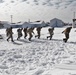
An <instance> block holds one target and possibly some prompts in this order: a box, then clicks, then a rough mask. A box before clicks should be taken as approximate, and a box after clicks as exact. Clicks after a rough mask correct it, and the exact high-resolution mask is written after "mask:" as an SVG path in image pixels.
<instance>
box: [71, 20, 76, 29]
mask: <svg viewBox="0 0 76 75" xmlns="http://www.w3.org/2000/svg"><path fill="white" fill-rule="evenodd" d="M72 27H73V28H76V19H73V24H72Z"/></svg>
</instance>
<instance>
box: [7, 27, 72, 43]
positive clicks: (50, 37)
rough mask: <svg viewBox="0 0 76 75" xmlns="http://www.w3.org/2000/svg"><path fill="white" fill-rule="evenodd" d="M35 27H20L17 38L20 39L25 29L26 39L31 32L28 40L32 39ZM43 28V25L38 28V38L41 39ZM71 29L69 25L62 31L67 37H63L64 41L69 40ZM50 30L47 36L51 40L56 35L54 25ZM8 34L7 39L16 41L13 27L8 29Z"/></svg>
mask: <svg viewBox="0 0 76 75" xmlns="http://www.w3.org/2000/svg"><path fill="white" fill-rule="evenodd" d="M34 29H35V28H19V29H17V33H18V37H17V40H19V39H20V38H21V37H22V36H23V34H22V30H23V32H24V39H26V37H27V35H28V34H29V38H28V40H29V41H31V39H32V37H33V34H34V35H35V33H34ZM41 29H42V27H38V28H36V31H37V35H35V38H36V37H37V38H38V39H40V36H41ZM71 29H72V27H67V28H66V29H65V30H64V31H63V32H62V33H64V34H65V38H63V41H64V42H65V43H66V42H67V41H68V39H69V33H70V31H71ZM48 32H49V36H47V37H46V38H47V39H50V40H51V39H52V37H53V35H54V27H52V28H49V29H48ZM6 36H7V37H8V38H7V41H9V39H11V41H12V42H14V40H13V31H12V27H10V28H7V29H6Z"/></svg>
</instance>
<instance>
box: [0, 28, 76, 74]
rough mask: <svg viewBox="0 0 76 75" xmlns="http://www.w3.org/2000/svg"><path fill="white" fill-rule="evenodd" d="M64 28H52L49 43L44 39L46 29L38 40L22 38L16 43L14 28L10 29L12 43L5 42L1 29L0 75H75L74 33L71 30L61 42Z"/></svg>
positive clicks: (75, 34)
mask: <svg viewBox="0 0 76 75" xmlns="http://www.w3.org/2000/svg"><path fill="white" fill-rule="evenodd" d="M64 29H65V28H55V31H54V36H53V38H52V40H47V39H46V36H48V35H49V34H48V28H43V29H42V31H41V39H37V38H34V37H33V38H32V41H31V42H30V41H28V39H24V38H23V37H22V38H21V39H20V40H19V41H17V40H16V39H17V32H16V30H17V29H13V32H14V35H13V38H14V41H15V42H14V43H12V42H11V41H9V42H7V41H6V39H7V38H6V35H5V29H1V30H0V34H1V35H2V36H3V39H0V75H76V32H75V29H72V30H71V33H70V38H69V40H68V42H67V43H64V42H63V41H62V39H63V38H64V34H62V33H61V32H62V31H63V30H64ZM35 34H36V32H35ZM34 36H35V35H34ZM27 38H28V37H27Z"/></svg>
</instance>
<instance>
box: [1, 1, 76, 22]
mask: <svg viewBox="0 0 76 75" xmlns="http://www.w3.org/2000/svg"><path fill="white" fill-rule="evenodd" d="M74 12H76V0H0V20H3V21H5V20H7V21H10V15H13V22H18V21H28V19H30V20H31V21H36V20H44V21H45V22H47V21H50V20H51V19H53V18H59V19H61V20H63V21H64V22H72V18H73V13H74Z"/></svg>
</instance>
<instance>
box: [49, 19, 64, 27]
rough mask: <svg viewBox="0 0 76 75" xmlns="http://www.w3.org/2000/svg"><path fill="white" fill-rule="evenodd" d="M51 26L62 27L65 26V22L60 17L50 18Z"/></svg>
mask: <svg viewBox="0 0 76 75" xmlns="http://www.w3.org/2000/svg"><path fill="white" fill-rule="evenodd" d="M49 25H50V26H51V27H62V26H64V22H63V21H62V20H60V19H57V18H54V19H52V20H50V24H49Z"/></svg>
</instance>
